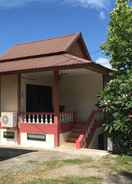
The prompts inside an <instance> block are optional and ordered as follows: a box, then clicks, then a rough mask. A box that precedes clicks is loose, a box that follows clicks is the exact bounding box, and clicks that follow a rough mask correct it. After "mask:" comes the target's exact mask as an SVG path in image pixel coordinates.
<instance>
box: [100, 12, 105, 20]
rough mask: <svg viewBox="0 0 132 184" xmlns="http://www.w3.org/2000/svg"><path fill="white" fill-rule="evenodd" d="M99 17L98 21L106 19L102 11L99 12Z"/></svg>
mask: <svg viewBox="0 0 132 184" xmlns="http://www.w3.org/2000/svg"><path fill="white" fill-rule="evenodd" d="M99 17H100V19H102V20H105V19H106V14H105V12H104V11H101V12H100V13H99Z"/></svg>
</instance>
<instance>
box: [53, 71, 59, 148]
mask: <svg viewBox="0 0 132 184" xmlns="http://www.w3.org/2000/svg"><path fill="white" fill-rule="evenodd" d="M53 74H54V76H53V109H54V123H55V125H56V132H55V139H54V140H55V146H59V145H60V108H59V107H60V98H59V92H60V90H59V71H58V70H55V71H53Z"/></svg>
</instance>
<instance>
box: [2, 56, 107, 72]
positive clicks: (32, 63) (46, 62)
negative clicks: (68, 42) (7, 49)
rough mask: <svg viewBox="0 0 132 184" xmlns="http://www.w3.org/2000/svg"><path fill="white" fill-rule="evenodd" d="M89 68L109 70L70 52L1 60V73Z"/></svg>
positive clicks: (100, 70) (102, 70) (98, 70)
mask: <svg viewBox="0 0 132 184" xmlns="http://www.w3.org/2000/svg"><path fill="white" fill-rule="evenodd" d="M81 67H82V68H88V69H91V70H93V71H96V72H100V73H102V72H103V73H106V72H108V71H109V70H107V69H106V68H104V67H103V66H100V65H98V64H95V63H92V62H91V61H89V60H86V59H82V58H79V57H76V56H73V55H70V54H58V55H52V56H45V57H37V58H29V59H21V60H14V61H5V62H0V73H13V72H28V71H40V70H51V69H55V68H57V69H68V68H81Z"/></svg>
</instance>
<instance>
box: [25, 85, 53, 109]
mask: <svg viewBox="0 0 132 184" xmlns="http://www.w3.org/2000/svg"><path fill="white" fill-rule="evenodd" d="M26 111H27V112H53V107H52V88H51V87H50V86H39V85H29V84H28V85H27V86H26Z"/></svg>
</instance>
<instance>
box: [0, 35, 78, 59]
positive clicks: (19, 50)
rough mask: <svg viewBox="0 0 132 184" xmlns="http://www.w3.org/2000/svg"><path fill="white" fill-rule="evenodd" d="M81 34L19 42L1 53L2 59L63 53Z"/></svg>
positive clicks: (0, 57)
mask: <svg viewBox="0 0 132 184" xmlns="http://www.w3.org/2000/svg"><path fill="white" fill-rule="evenodd" d="M79 36H80V33H75V34H71V35H67V36H63V37H57V38H52V39H47V40H41V41H34V42H30V43H24V44H17V45H16V46H14V47H12V48H10V49H9V50H8V51H7V52H6V53H5V54H3V55H1V56H0V61H3V60H11V59H16V58H26V57H33V56H40V55H51V54H56V53H63V52H66V50H67V49H68V47H69V46H70V45H71V44H72V43H73V42H74V41H75V40H76V39H77V38H78V37H79Z"/></svg>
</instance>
